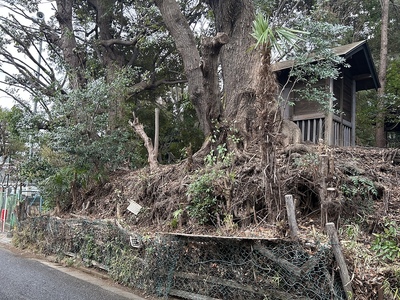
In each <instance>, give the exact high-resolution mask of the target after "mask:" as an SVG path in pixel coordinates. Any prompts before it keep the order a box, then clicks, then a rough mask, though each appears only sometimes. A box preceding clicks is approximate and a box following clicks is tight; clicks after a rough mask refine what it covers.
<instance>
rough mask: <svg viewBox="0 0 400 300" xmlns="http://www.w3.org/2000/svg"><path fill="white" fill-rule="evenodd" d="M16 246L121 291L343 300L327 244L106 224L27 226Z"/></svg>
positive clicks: (39, 222) (38, 222)
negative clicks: (102, 273) (68, 263)
mask: <svg viewBox="0 0 400 300" xmlns="http://www.w3.org/2000/svg"><path fill="white" fill-rule="evenodd" d="M16 242H17V243H19V244H25V245H26V244H36V245H38V247H39V248H40V250H41V251H42V252H44V253H47V254H51V253H52V254H58V255H61V256H65V255H67V256H69V257H79V258H81V259H82V260H83V261H85V262H86V263H87V264H91V265H95V266H97V267H100V268H102V269H104V270H106V271H107V272H108V273H109V274H110V275H111V277H112V278H114V279H115V280H117V281H119V282H120V283H123V284H125V285H128V286H132V287H136V288H140V289H143V290H146V291H147V292H149V293H152V294H155V295H157V296H160V297H164V298H168V297H169V296H178V297H181V298H184V299H239V300H240V299H246V300H248V299H260V300H267V299H271V300H275V299H304V300H305V299H321V300H328V299H329V300H330V299H338V300H340V299H346V296H345V294H344V292H343V288H342V285H341V282H340V276H339V274H338V273H337V272H336V269H335V261H334V257H333V254H332V251H331V249H330V247H329V245H320V246H310V245H308V246H307V245H305V244H301V243H299V242H289V241H284V240H266V239H253V238H240V237H238V238H236V237H211V236H193V235H183V234H181V235H173V234H162V235H161V234H160V235H156V236H145V235H138V234H133V233H129V232H126V231H125V230H123V229H121V228H120V227H118V226H116V225H115V224H113V223H112V222H99V221H88V220H77V219H73V220H62V219H55V218H49V217H40V218H34V219H29V220H26V221H24V222H23V223H21V225H20V227H19V230H18V232H17V233H16Z"/></svg>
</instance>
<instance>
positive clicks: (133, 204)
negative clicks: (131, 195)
mask: <svg viewBox="0 0 400 300" xmlns="http://www.w3.org/2000/svg"><path fill="white" fill-rule="evenodd" d="M141 209H142V207H141V206H140V205H139V204H137V203H136V202H135V201H130V204H129V206H128V210H129V211H130V212H131V213H133V214H135V215H137V214H138V213H139V211H140V210H141Z"/></svg>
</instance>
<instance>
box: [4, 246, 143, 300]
mask: <svg viewBox="0 0 400 300" xmlns="http://www.w3.org/2000/svg"><path fill="white" fill-rule="evenodd" d="M0 299H1V300H8V299H10V300H126V299H134V300H144V298H141V297H138V296H136V295H134V294H132V293H130V292H129V291H125V290H123V289H120V288H119V287H117V286H116V285H113V284H112V283H110V281H108V280H105V279H100V278H96V277H94V276H90V275H88V274H85V273H83V272H81V271H78V270H76V269H73V268H66V267H62V266H58V265H56V264H53V263H50V262H47V261H42V260H38V259H35V258H27V257H24V256H23V255H21V254H18V253H14V252H11V251H9V250H8V249H6V248H3V247H2V245H0Z"/></svg>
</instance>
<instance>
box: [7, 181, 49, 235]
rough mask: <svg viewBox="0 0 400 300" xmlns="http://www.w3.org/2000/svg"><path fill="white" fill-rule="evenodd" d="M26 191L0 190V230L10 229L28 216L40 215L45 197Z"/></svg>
mask: <svg viewBox="0 0 400 300" xmlns="http://www.w3.org/2000/svg"><path fill="white" fill-rule="evenodd" d="M25 194H26V193H25V192H20V193H10V192H9V191H8V189H6V191H3V192H0V222H1V228H0V232H4V231H8V230H10V229H12V228H13V227H14V226H16V224H17V222H18V221H20V220H23V219H25V218H26V217H27V216H32V215H34V216H36V215H40V213H41V211H42V204H43V199H42V197H41V196H40V195H39V194H37V192H36V194H35V193H32V192H30V194H32V195H31V196H27V195H25Z"/></svg>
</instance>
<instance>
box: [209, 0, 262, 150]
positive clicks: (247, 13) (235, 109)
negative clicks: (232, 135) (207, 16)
mask: <svg viewBox="0 0 400 300" xmlns="http://www.w3.org/2000/svg"><path fill="white" fill-rule="evenodd" d="M207 3H208V4H209V6H210V7H211V8H212V9H213V11H214V15H215V24H216V30H217V32H224V33H226V34H227V35H228V36H229V43H228V44H227V45H225V46H224V47H223V48H222V50H221V55H220V61H221V67H222V78H223V95H224V100H223V105H224V112H223V114H222V115H223V119H224V120H225V121H226V122H227V123H228V125H229V126H231V127H235V129H237V130H239V133H240V135H241V138H242V139H243V144H244V148H247V146H248V144H249V143H250V142H251V140H252V138H253V137H254V135H255V132H254V131H253V129H254V127H255V126H254V121H255V118H256V114H257V111H256V107H255V98H256V91H255V87H254V83H255V78H256V77H257V70H258V65H259V57H257V55H255V51H250V48H251V46H252V45H253V44H254V42H255V41H254V40H253V38H252V37H251V35H250V34H251V32H252V22H253V20H254V5H253V1H251V0H240V1H237V0H223V1H222V0H208V1H207Z"/></svg>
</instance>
